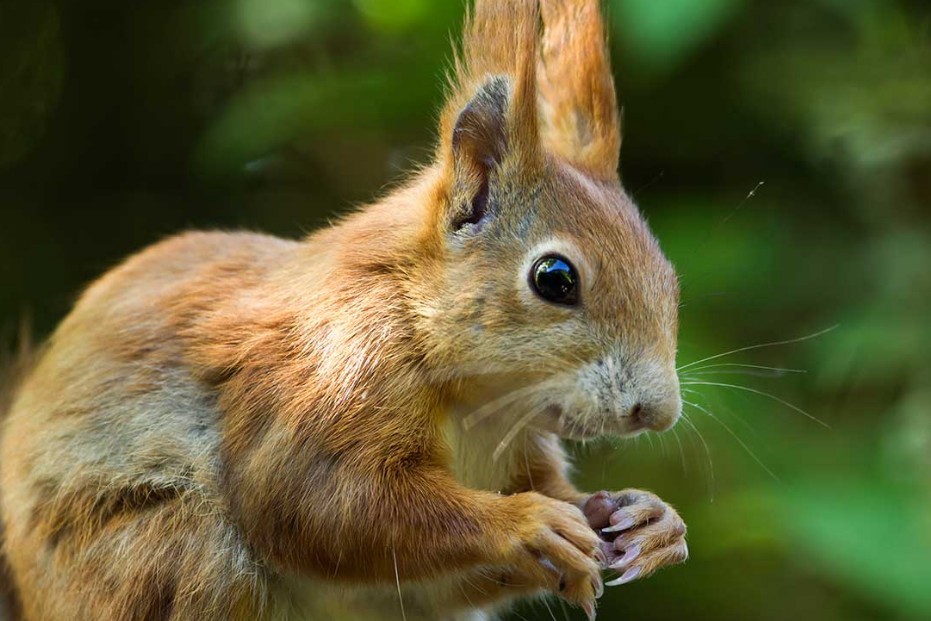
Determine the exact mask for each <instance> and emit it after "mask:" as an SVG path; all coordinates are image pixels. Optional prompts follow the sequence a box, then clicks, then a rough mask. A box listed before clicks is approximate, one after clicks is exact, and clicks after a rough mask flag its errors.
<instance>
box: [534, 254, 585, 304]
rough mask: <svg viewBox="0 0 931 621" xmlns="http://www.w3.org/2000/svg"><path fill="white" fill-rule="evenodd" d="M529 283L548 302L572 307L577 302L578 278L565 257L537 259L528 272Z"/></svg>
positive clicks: (548, 256) (554, 256)
mask: <svg viewBox="0 0 931 621" xmlns="http://www.w3.org/2000/svg"><path fill="white" fill-rule="evenodd" d="M530 283H531V285H533V289H534V291H536V292H537V295H539V296H540V297H541V298H543V299H544V300H546V301H548V302H552V303H554V304H563V305H566V306H574V305H575V304H576V303H578V301H579V293H578V289H579V277H578V274H577V273H576V271H575V268H574V267H573V266H572V264H571V263H569V260H568V259H566V258H565V257H561V256H559V255H547V256H545V257H542V258H540V259H537V261H536V263H534V264H533V268H532V269H531V271H530Z"/></svg>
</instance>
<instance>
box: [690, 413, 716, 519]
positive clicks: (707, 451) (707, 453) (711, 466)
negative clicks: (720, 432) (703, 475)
mask: <svg viewBox="0 0 931 621" xmlns="http://www.w3.org/2000/svg"><path fill="white" fill-rule="evenodd" d="M683 403H685V402H684V401H683ZM682 420H683V421H684V422H685V424H687V425H688V426H689V427H690V428H691V429H692V431H694V432H695V435H696V436H698V440H699V442H701V445H702V447H704V449H705V457H706V458H707V459H708V473H709V476H710V478H711V481H710V483H711V502H714V491H715V490H714V460H712V459H711V449H710V448H708V443H707V442H705V437H704V436H703V435H702V433H701V431H700V430H699V429H698V427H697V426H696V425H695V423H694V422H692V419H690V418H689V417H688V415H687V414H686V413H685V412H682Z"/></svg>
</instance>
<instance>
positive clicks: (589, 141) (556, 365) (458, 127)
mask: <svg viewBox="0 0 931 621" xmlns="http://www.w3.org/2000/svg"><path fill="white" fill-rule="evenodd" d="M536 6H537V4H536V3H533V2H526V3H494V4H492V3H484V4H483V7H482V10H481V11H477V12H476V14H475V16H474V19H473V20H472V21H471V22H470V24H469V28H467V31H466V33H465V37H464V42H463V49H462V56H461V57H460V58H458V59H457V62H456V64H455V69H456V71H455V76H454V84H453V92H452V93H451V97H450V98H449V100H448V102H447V106H446V109H445V111H444V114H443V116H442V118H441V124H440V147H439V152H438V158H437V159H438V169H439V170H441V171H442V175H441V177H442V179H441V181H440V185H439V188H438V189H437V192H436V196H437V198H436V200H435V203H436V205H435V208H434V209H433V211H432V212H431V213H432V217H431V218H430V222H429V226H428V227H427V228H428V232H427V235H428V236H430V238H431V239H430V243H429V244H427V245H428V246H430V247H432V248H434V249H436V260H435V262H434V264H433V265H432V266H431V267H430V268H428V269H427V270H426V271H427V272H428V273H429V274H431V276H430V280H431V281H432V282H431V284H430V285H429V286H428V287H427V288H428V289H429V290H430V292H431V293H430V294H429V295H428V296H427V302H426V303H425V304H423V306H422V311H423V312H422V315H423V316H424V318H425V320H426V325H427V330H428V331H429V333H430V336H429V337H428V339H427V342H428V343H429V344H430V345H429V346H428V348H427V349H428V351H427V359H428V360H431V361H432V362H433V363H434V366H435V367H436V368H437V369H438V370H439V372H441V373H443V374H448V375H449V376H451V377H454V378H456V379H457V381H458V382H459V384H460V385H462V386H464V387H465V389H466V390H468V389H469V388H472V389H473V390H474V392H476V393H478V394H484V393H487V392H488V391H490V393H491V394H492V395H493V394H494V393H495V392H504V393H508V392H510V393H511V394H512V395H519V396H520V405H521V407H520V408H519V409H521V410H522V411H523V412H526V413H523V414H522V416H524V417H525V418H527V420H528V422H529V420H530V418H531V417H532V419H533V420H532V422H533V424H534V425H535V426H538V427H540V426H542V427H544V428H547V429H549V430H551V431H555V432H557V433H559V434H560V435H563V436H569V437H590V436H594V435H598V434H600V433H612V434H617V435H628V434H634V433H638V432H640V431H643V430H645V429H654V430H664V429H668V428H669V427H671V426H672V425H673V424H674V423H675V422H676V420H677V419H678V417H679V413H680V409H681V398H680V396H679V382H678V378H677V375H676V370H675V351H676V336H677V309H678V301H679V289H678V281H677V278H676V275H675V272H674V270H673V268H672V266H671V265H670V263H669V262H668V261H667V260H666V258H665V257H664V256H663V254H662V252H661V251H660V249H659V246H658V244H657V243H656V241H655V239H654V238H653V236H652V234H651V233H650V231H649V229H648V227H647V225H646V223H645V222H644V220H643V219H642V217H641V216H640V214H639V212H638V211H637V209H636V207H634V205H633V203H632V202H631V200H630V199H629V198H628V196H627V195H626V194H625V192H624V190H623V189H622V187H621V183H620V180H619V178H618V174H617V169H618V157H619V150H620V143H621V133H620V120H619V114H618V108H617V101H616V94H615V91H614V82H613V77H612V74H611V71H610V66H609V61H608V54H607V51H606V49H605V47H604V38H603V31H602V27H601V26H600V20H599V19H596V18H595V16H593V15H589V16H588V17H589V18H588V19H582V18H581V17H580V15H582V13H584V12H586V11H588V12H592V11H596V12H597V5H596V4H592V5H588V4H586V5H585V6H584V7H583V6H581V5H578V6H577V5H574V4H573V5H571V6H570V5H568V4H564V3H552V2H544V3H542V5H541V6H542V9H543V18H544V20H543V21H544V22H546V30H545V33H544V34H543V37H542V41H539V40H538V39H539V38H540V35H539V16H538V15H537V13H536V10H535V8H534V7H536ZM573 7H574V8H573ZM580 11H581V12H582V13H580ZM541 43H542V45H541ZM515 389H516V392H515ZM482 398H483V397H481V396H479V399H482ZM512 409H513V408H512Z"/></svg>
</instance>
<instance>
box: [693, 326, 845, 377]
mask: <svg viewBox="0 0 931 621" xmlns="http://www.w3.org/2000/svg"><path fill="white" fill-rule="evenodd" d="M838 327H840V324H837V325H833V326H831V327H830V328H826V329H824V330H821V331H820V332H815V333H814V334H809V335H807V336H801V337H799V338H794V339H788V340H785V341H773V342H772V343H761V344H760V345H750V346H747V347H740V348H738V349H732V350H731V351H726V352H724V353H722V354H716V355H714V356H708V357H707V358H702V359H701V360H696V361H694V362H690V363H688V364H684V365H682V366H681V367H679V368H678V369H676V371H682V370H683V369H689V368H691V367H694V366H696V365H699V364H701V363H703V362H708V361H710V360H717V359H718V358H723V357H724V356H731V355H733V354H739V353H740V352H745V351H751V350H754V349H763V348H764V347H776V346H778V345H791V344H793V343H801V342H803V341H808V340H811V339H814V338H818V337H819V336H822V335H825V334H827V333H828V332H832V331H834V330H836V329H837V328H838Z"/></svg>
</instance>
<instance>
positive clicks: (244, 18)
mask: <svg viewBox="0 0 931 621" xmlns="http://www.w3.org/2000/svg"><path fill="white" fill-rule="evenodd" d="M328 5H329V2H327V1H325V0H236V8H237V22H238V24H239V29H240V31H241V33H242V36H243V38H244V39H245V40H246V42H248V43H249V44H250V45H253V46H256V47H271V46H275V45H281V44H283V43H288V42H290V41H294V40H295V39H298V38H299V37H301V36H305V35H306V34H307V33H308V32H309V31H310V30H311V29H312V28H313V27H314V26H315V25H316V24H317V23H319V22H320V21H322V18H323V17H324V16H325V15H326V13H327V12H328V11H329V10H330V7H329V6H328Z"/></svg>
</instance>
